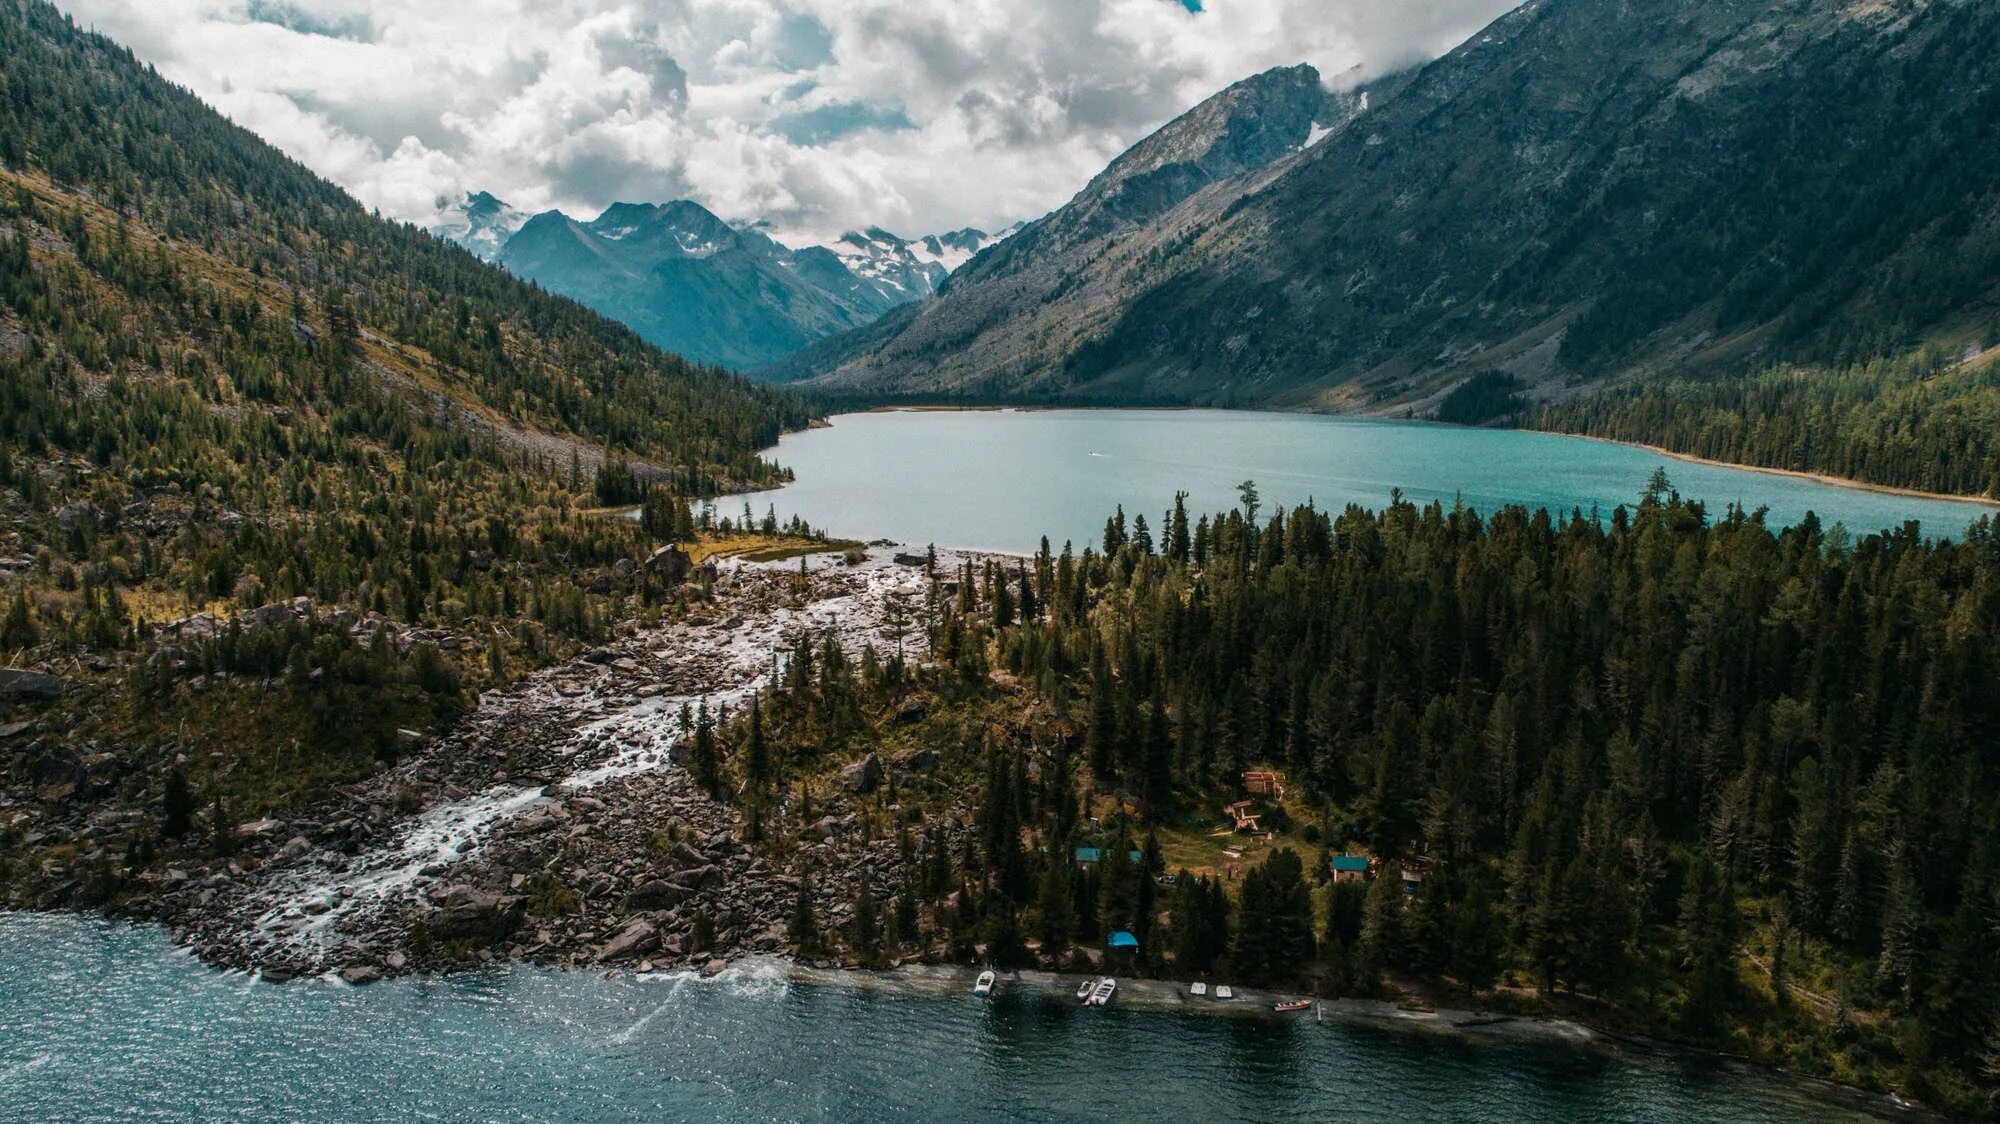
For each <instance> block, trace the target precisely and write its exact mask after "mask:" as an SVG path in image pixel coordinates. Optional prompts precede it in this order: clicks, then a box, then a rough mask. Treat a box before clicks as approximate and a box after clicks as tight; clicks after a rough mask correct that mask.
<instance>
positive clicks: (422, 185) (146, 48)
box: [58, 0, 1515, 238]
mask: <svg viewBox="0 0 2000 1124" xmlns="http://www.w3.org/2000/svg"><path fill="white" fill-rule="evenodd" d="M1514 2H1515V0H1398V2H1394V3H1389V2H1384V0H1204V2H1201V3H1194V2H1188V0H951V2H949V3H935V2H928V0H456V2H454V3H452V4H411V3H408V0H58V3H59V5H60V6H61V7H62V8H64V10H66V11H68V12H69V13H70V14H71V15H73V16H75V17H76V19H77V20H78V21H79V22H81V23H84V24H87V25H90V26H94V27H96V28H97V29H98V30H100V31H103V32H105V33H106V34H108V35H110V36H111V37H112V38H114V39H117V40H119V41H120V42H123V43H125V44H126V45H128V46H130V47H131V48H132V49H133V50H134V51H135V52H136V53H137V54H138V55H139V56H140V57H141V58H143V59H146V60H147V61H149V62H153V63H155V64H156V65H158V66H159V68H160V70H161V71H162V72H163V73H165V74H166V75H167V76H168V77H169V78H172V79H173V80H175V81H177V82H180V83H182V84H184V85H187V86H188V87H190V88H192V89H193V90H194V91H195V92H196V93H197V94H199V95H200V96H202V97H203V98H204V99H206V100H208V101H209V102H210V103H211V104H213V105H215V106H216V107H217V108H218V109H220V110H222V111H223V112H224V113H227V114H228V115H229V116H230V117H232V118H233V119H235V120H236V121H237V122H238V123H240V124H242V125H244V126H246V127H248V128H250V129H252V130H253V131H255V132H257V133H258V134H259V135H261V136H263V137H265V138H266V139H268V140H270V141H271V142H272V143H273V144H276V145H278V146H279V147H280V148H283V149H284V150H285V151H287V152H289V153H291V154H292V155H294V156H296V157H298V158H299V159H300V160H302V161H304V162H305V163H306V164H307V165H308V166H309V167H312V168H313V169H314V170H316V171H318V172H319V173H321V174H322V175H325V176H327V177H328V178H330V179H332V180H334V181H336V182H338V183H340V184H342V185H343V186H345V187H346V188H347V189H348V190H349V191H351V192H353V193H354V195H355V196H356V197H357V198H359V199H360V200H361V201H362V202H364V203H367V204H369V205H371V206H374V207H378V208H380V209H381V210H382V211H383V212H385V213H387V214H390V215H393V216H395V217H397V218H402V219H407V220H410V221H413V222H419V223H426V224H430V223H432V222H434V221H435V220H436V219H437V216H438V214H439V208H440V205H441V203H440V201H450V200H455V199H457V198H460V197H462V196H463V195H465V194H466V193H468V192H472V191H480V190H485V191H491V192H492V193H493V194H495V195H497V196H499V197H500V198H502V199H505V200H507V201H508V202H509V203H511V204H513V205H514V206H516V207H519V208H522V209H524V210H542V209H545V208H549V207H560V208H562V209H563V210H566V211H569V212H571V213H573V214H579V215H586V216H588V215H593V214H595V213H596V212H597V211H599V210H601V209H602V208H603V207H605V206H606V205H608V204H610V203H612V202H614V201H618V200H636V201H661V200H666V199H672V198H677V197H682V196H687V197H692V198H695V199H697V200H698V201H700V202H701V203H703V204H704V205H706V206H708V207H709V208H710V209H712V210H714V211H716V212H717V213H719V214H721V215H723V216H724V217H726V218H731V219H744V220H751V219H763V220H768V221H769V222H770V224H771V226H772V228H773V229H775V230H776V231H779V232H783V233H785V234H789V235H791V236H793V237H811V238H829V237H832V236H834V235H836V234H838V233H839V232H840V231H842V230H845V229H850V228H858V227H863V226H869V225H880V226H884V227H887V228H889V229H891V230H896V231H899V232H901V233H905V234H916V233H925V232H930V231H936V230H945V229H951V228H954V227H958V226H965V225H975V226H983V227H987V228H992V227H996V226H999V225H1003V224H1005V223H1007V222H1010V221H1012V220H1014V219H1018V218H1026V217H1033V216H1034V215H1037V214H1040V213H1042V212H1044V211H1047V210H1048V209H1050V208H1051V207H1054V206H1056V205H1058V204H1060V203H1061V202H1062V201H1063V200H1064V199H1066V198H1068V196H1069V195H1070V194H1072V193H1073V192H1075V191H1076V189H1077V188H1078V187H1080V186H1082V184H1083V183H1084V182H1085V181H1087V180H1088V179H1089V178H1090V177H1091V176H1092V175H1093V174H1095V173H1096V172H1097V171H1098V170H1099V169H1101V168H1102V167H1103V166H1104V165H1105V164H1106V163H1107V162H1108V161H1109V160H1110V159H1111V158H1112V157H1114V156H1116V155H1117V154H1118V153H1119V152H1121V151H1123V150H1124V149H1125V148H1126V147H1128V146H1129V145H1131V144H1132V143H1133V142H1134V141H1136V140H1138V139H1139V138H1140V137H1142V136H1144V135H1145V134H1146V133H1148V132H1150V131H1151V130H1153V129H1155V128H1157V127H1159V126H1160V125H1161V124H1163V123H1164V122H1166V121H1167V120H1169V119H1171V118H1172V117H1173V116H1175V115H1176V114H1178V113H1179V112H1181V111H1182V110H1184V109H1186V108H1187V107H1189V106H1191V105H1193V104H1194V103H1195V102H1197V101H1200V100H1201V99H1202V98H1204V97H1206V96H1208V95H1209V94H1211V93H1213V92H1215V91H1216V90H1218V89H1220V88H1222V87H1223V86H1225V85H1227V84H1229V83H1230V82H1233V81H1235V80H1236V79H1238V78H1241V77H1243V76H1245V75H1248V74H1251V73H1255V72H1256V71H1259V70H1263V69H1265V68H1267V67H1271V66H1279V65H1287V64H1291V63H1296V62H1300V61H1306V62H1311V63H1313V64H1314V65H1316V66H1318V67H1319V68H1320V72H1321V74H1323V75H1327V76H1329V77H1330V78H1338V77H1339V76H1343V75H1346V76H1348V80H1352V78H1353V77H1354V76H1355V75H1361V74H1372V73H1379V72H1381V71H1383V70H1387V69H1391V68H1394V67H1396V66H1401V65H1406V64H1408V63H1411V62H1415V61H1418V60H1420V59H1424V58H1429V57H1434V56H1435V55H1437V54H1440V53H1442V52H1443V51H1445V50H1447V49H1449V48H1450V47H1451V46H1452V45H1453V44H1455V43H1457V42H1459V41H1462V40H1463V39H1465V38H1466V37H1468V36H1469V35H1471V34H1472V33H1473V32H1475V31H1477V30H1478V29H1479V28H1480V27H1481V26H1483V25H1484V24H1485V23H1487V22H1489V21H1490V20H1492V19H1493V18H1495V17H1497V16H1498V15H1500V14H1501V13H1502V12H1504V11H1506V10H1507V9H1508V8H1510V7H1512V6H1513V4H1514Z"/></svg>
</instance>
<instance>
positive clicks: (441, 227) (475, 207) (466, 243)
mask: <svg viewBox="0 0 2000 1124" xmlns="http://www.w3.org/2000/svg"><path fill="white" fill-rule="evenodd" d="M527 221H528V215H527V214H526V213H525V212H522V211H517V210H515V209H514V208H512V207H510V206H508V205H507V204H506V203H504V202H502V201H500V200H499V199H496V198H494V197H493V195H492V194H491V193H489V192H484V191H475V192H473V193H471V194H470V195H467V196H466V197H465V198H463V199H461V200H459V201H458V202H457V203H451V202H449V201H448V200H443V199H440V200H439V201H438V221H437V224H436V225H435V226H434V227H433V228H432V229H433V231H434V232H435V233H437V234H438V235H439V236H441V237H444V238H449V239H450V240H452V241H453V242H456V243H458V244H459V245H461V246H463V247H465V248H466V249H468V250H470V251H472V253H473V254H474V255H475V256H477V257H478V258H479V259H480V260H482V261H492V260H493V259H494V258H496V257H498V256H499V254H500V247H502V246H504V245H506V244H507V239H509V238H512V237H513V236H514V232H515V231H517V230H519V229H521V226H522V224H524V223H526V222H527Z"/></svg>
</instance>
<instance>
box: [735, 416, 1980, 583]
mask: <svg viewBox="0 0 2000 1124" xmlns="http://www.w3.org/2000/svg"><path fill="white" fill-rule="evenodd" d="M768 455H769V456H770V457H771V458H772V459H773V460H775V461H777V462H778V463H779V464H782V465H786V466H788V467H790V468H792V469H793V470H794V471H795V472H796V473H797V481H796V482H795V483H793V484H790V485H788V486H786V487H784V488H780V489H776V490H773V491H769V492H758V493H755V494H752V495H749V496H730V497H726V498H725V499H723V500H720V501H717V513H718V515H727V516H732V517H733V516H737V515H739V514H740V513H741V510H742V505H743V504H744V503H746V502H747V503H748V504H749V506H750V509H751V511H753V512H754V513H755V514H756V515H757V516H758V517H759V518H761V517H762V516H763V515H764V514H765V512H766V511H767V510H771V509H775V510H776V512H777V513H778V515H779V517H780V518H781V519H790V518H791V517H792V516H793V515H798V516H801V517H803V518H804V519H805V520H806V521H807V522H808V523H810V524H812V525H813V526H815V527H819V528H823V529H825V530H827V531H829V532H831V533H833V534H836V535H841V536H845V537H850V538H867V539H874V538H889V539H895V540H897V541H899V542H906V543H932V544H935V545H937V546H949V547H971V548H978V549H988V550H1009V551H1028V550H1032V549H1034V548H1035V547H1036V546H1037V545H1038V544H1039V543H1040V542H1041V538H1042V536H1043V535H1047V536H1048V538H1049V541H1050V542H1051V543H1052V544H1054V546H1055V547H1056V548H1057V549H1060V548H1061V547H1062V544H1063V542H1064V540H1070V541H1073V542H1074V543H1075V544H1076V546H1077V549H1079V550H1080V549H1082V548H1083V547H1084V546H1085V545H1086V544H1091V543H1096V542H1098V541H1100V539H1101V537H1102V533H1103V528H1104V520H1105V517H1106V516H1108V515H1110V514H1111V513H1112V511H1113V509H1114V508H1115V507H1117V506H1118V505H1120V504H1123V505H1124V507H1125V513H1126V515H1127V516H1128V517H1129V516H1132V515H1137V514H1144V515H1145V516H1146V519H1147V521H1148V522H1149V523H1154V524H1155V526H1154V534H1155V536H1156V538H1157V536H1158V533H1159V527H1158V526H1157V520H1158V518H1159V515H1160V513H1161V512H1162V511H1164V510H1166V509H1167V508H1168V507H1170V506H1171V505H1172V504H1173V499H1174V493H1175V492H1176V491H1185V492H1187V493H1188V494H1189V500H1188V503H1189V510H1190V512H1192V513H1212V512H1215V511H1220V510H1223V509H1226V508H1229V507H1232V506H1234V505H1235V504H1236V502H1237V493H1236V486H1237V485H1238V484H1240V483H1242V482H1243V481H1244V480H1255V481H1256V482H1257V487H1258V490H1259V492H1260V493H1261V494H1262V498H1263V504H1264V510H1265V511H1269V510H1271V509H1272V508H1273V507H1274V506H1277V505H1283V506H1286V507H1290V506H1294V505H1297V504H1302V503H1305V502H1306V501H1307V500H1311V501H1312V502H1314V503H1316V504H1317V505H1319V506H1320V507H1321V508H1323V509H1324V508H1329V507H1331V508H1333V509H1334V510H1336V511H1338V510H1340V509H1342V508H1345V507H1346V506H1347V505H1348V504H1350V503H1357V504H1360V505H1362V506H1364V507H1368V508H1379V507H1382V506H1383V505H1385V504H1386V503H1388V502H1389V497H1390V493H1391V491H1392V490H1393V489H1397V488H1400V489H1402V492H1403V494H1404V495H1405V496H1407V497H1409V498H1410V499H1413V500H1415V501H1418V502H1420V503H1421V502H1428V501H1431V500H1436V501H1439V502H1441V503H1443V504H1445V505H1447V506H1449V505H1450V504H1452V503H1453V502H1455V501H1459V500H1462V501H1463V502H1464V503H1465V504H1466V505H1467V506H1470V507H1473V508H1475V509H1478V510H1481V511H1491V510H1493V509H1495V508H1497V507H1501V506H1504V505H1506V504H1513V503H1518V504H1525V505H1528V506H1530V507H1545V508H1548V509H1550V510H1552V511H1556V512H1568V511H1570V510H1571V509H1577V510H1582V511H1585V512H1588V511H1590V510H1591V508H1592V507H1593V506H1595V507H1597V508H1598V509H1599V511H1601V512H1602V513H1603V514H1604V515H1605V516H1607V517H1608V516H1609V515H1610V513H1611V510H1612V509H1613V508H1614V507H1616V506H1617V505H1619V504H1631V503H1634V502H1636V501H1637V499H1638V496H1639V493H1640V492H1641V491H1642V490H1643V489H1644V488H1645V485H1646V480H1647V478H1648V477H1649V476H1651V475H1652V472H1653V470H1654V469H1655V468H1659V467H1662V466H1664V467H1665V468H1666V470H1667V473H1668V475H1669V477H1670V478H1671V479H1672V481H1673V483H1674V486H1675V487H1676V488H1677V489H1678V490H1679V491H1680V492H1681V494H1682V495H1684V496H1689V497H1693V498H1698V499H1701V500H1704V501H1706V502H1707V503H1708V505H1709V509H1710V511H1711V513H1712V514H1713V516H1715V517H1720V516H1721V515H1722V513H1723V509H1724V508H1725V506H1726V505H1729V504H1737V505H1740V506H1741V507H1743V508H1744V510H1746V511H1755V510H1756V509H1758V508H1760V507H1762V508H1768V509H1769V515H1768V516H1767V518H1768V520H1769V521H1770V522H1771V523H1772V524H1773V525H1774V526H1775V525H1781V524H1789V523H1794V522H1797V521H1798V520H1799V519H1800V518H1801V517H1802V516H1804V515H1805V514H1806V512H1808V511H1811V512H1815V513H1816V514H1817V515H1818V516H1819V518H1820V521H1821V522H1822V523H1824V524H1827V525H1829V526H1831V525H1832V524H1834V523H1836V522H1838V523H1842V524H1845V525H1846V527H1847V528H1848V529H1849V530H1850V531H1854V532H1856V533H1857V534H1860V533H1866V532H1871V531H1878V530H1881V529H1883V528H1885V527H1894V526H1900V525H1902V523H1903V522H1904V521H1906V520H1910V519H1915V520H1918V521H1919V522H1920V523H1921V524H1922V526H1923V528H1924V531H1925V533H1927V534H1930V535H1935V536H1940V537H1947V538H1948V537H1952V536H1956V535H1959V534H1962V533H1963V532H1964V530H1965V528H1966V527H1967V525H1969V524H1970V523H1972V522H1973V521H1974V520H1976V519H1978V518H1980V517H1981V516H1983V515H1988V514H1992V513H1994V512H1995V511H1996V510H2000V507H1996V505H1993V504H1981V503H1970V502H1959V501H1952V500H1939V499H1927V498H1921V497H1914V496H1904V495H1896V494H1891V493H1887V492H1877V491H1868V490H1865V489H1860V488H1845V487H1838V486H1834V485H1830V484H1824V483H1820V482H1818V481H1814V480H1807V479H1802V478H1798V477H1791V476H1781V475H1776V474H1773V473H1766V472H1752V471H1749V470H1746V469H1737V468H1725V467H1721V466H1717V465H1707V464H1697V463H1694V462H1689V461H1682V460H1676V459H1674V458H1671V457H1666V456H1663V455H1661V454H1658V453H1653V452H1649V451H1647V450H1645V449H1640V448H1635V447H1632V446H1629V445H1617V444H1612V443H1610V442H1605V441H1592V440H1589V439H1586V438H1580V437H1563V436H1558V435H1555V434H1548V433H1533V432H1529V431H1525V430H1506V429H1469V428H1464V427H1459V426H1445V425H1435V424H1430V423H1425V422H1401V421H1377V420H1366V419H1358V418H1336V417H1325V416H1319V415H1312V414H1283V413H1256V412H1249V411H1234V410H965V411H945V410H896V411H882V412H875V413H860V414H841V415H838V416H836V417H834V418H833V419H832V424H831V425H829V426H826V427H823V428H820V429H811V430H806V431H804V432H801V433H794V434H788V435H786V436H785V437H784V438H783V439H782V440H781V441H779V443H778V445H777V447H776V449H774V450H772V451H771V452H770V453H769V454H768Z"/></svg>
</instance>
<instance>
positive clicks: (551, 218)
mask: <svg viewBox="0 0 2000 1124" xmlns="http://www.w3.org/2000/svg"><path fill="white" fill-rule="evenodd" d="M439 233H440V234H442V235H443V236H445V237H446V238H449V239H451V240H453V241H456V242H458V243H459V244H460V245H463V246H465V247H466V248H467V249H469V250H472V251H473V252H474V253H476V254H478V255H479V256H480V257H482V258H485V259H487V260H489V261H493V262H496V263H498V264H499V265H501V266H504V267H505V268H506V269H507V270H509V271H510V272H512V273H514V274H515V275H517V276H519V277H523V278H526V279H528V280H531V281H534V282H535V283H536V284H538V285H540V286H542V287H543V288H545V289H548V290H549V291H550V292H554V293H558V294H561V295H563V296H566V297H570V298H572V299H574V300H576V301H578V302H579V303H582V304H583V305H585V306H587V307H589V308H591V309H594V310H595V311H597V312H599V313H602V314H603V315H605V316H608V317H611V318H612V319H614V320H618V321H620V322H622V323H624V324H626V325H627V326H629V327H631V328H632V329H633V330H634V331H636V332H638V333H639V334H640V335H641V336H643V337H645V338H646V339H647V340H649V341H650V342H652V343H654V344H656V345H658V346H659V347H662V348H664V349H666V350H668V351H671V352H673V353H675V354H677V355H682V356H686V357H687V358H689V359H692V360H694V361H696V362H702V363H715V364H720V365H722V366H728V367H750V366H757V365H761V364H765V363H769V362H772V361H774V360H778V359H782V358H784V357H785V356H787V355H789V354H791V353H792V352H794V351H797V350H798V349H799V348H801V347H803V346H805V345H806V344H808V343H811V342H812V341H814V340H817V339H820V338H822V337H824V336H827V335H831V334H834V333H836V332H841V331H845V330H847V329H850V328H854V327H858V326H860V325H864V324H867V323H869V322H870V321H872V320H874V319H875V318H876V317H878V316H880V315H882V314H883V313H884V312H887V311H888V310H890V309H892V308H895V307H896V306H898V305H901V304H905V303H908V302H910V301H914V300H920V299H922V298H924V297H928V296H930V295H931V294H932V293H934V292H935V291H936V290H937V288H938V286H939V285H940V284H941V283H942V282H943V281H944V278H945V276H946V274H948V273H949V272H950V271H951V270H952V269H954V268H956V267H957V266H958V265H959V264H961V263H963V262H964V261H966V260H967V259H969V258H971V257H972V256H973V255H974V254H976V253H977V252H978V251H979V250H981V249H983V248H984V247H986V246H987V245H990V244H991V243H993V242H994V241H996V240H998V238H1001V237H1004V236H1005V233H1004V232H1003V234H1001V235H989V234H987V233H985V232H983V231H979V230H973V229H969V228H968V229H965V230H957V231H952V232H950V233H948V234H942V235H930V236H927V237H924V238H918V239H903V238H900V237H897V236H896V235H894V234H891V233H889V232H888V231H886V230H882V229H881V228H879V227H871V228H869V229H868V230H866V231H856V232H850V233H848V234H846V235H843V236H842V237H841V238H839V239H838V240H836V241H834V242H832V243H830V244H828V245H825V246H802V247H798V248H793V247H790V246H786V245H784V244H783V243H781V242H779V241H777V240H776V239H774V238H772V237H771V236H770V235H768V234H766V233H765V232H764V231H763V230H762V229H761V228H759V227H758V226H752V225H743V224H732V223H728V222H725V221H723V220H722V219H721V218H718V217H717V216H716V215H714V214H713V213H711V212H709V211H708V210H707V209H706V208H704V207H702V206H701V205H700V204H698V203H694V202H692V201H689V200H684V199H683V200H677V201H675V202H671V203H662V204H647V203H616V204H613V205H612V206H611V207H609V208H607V209H606V210H605V211H604V213H602V214H600V215H598V216H597V217H596V218H595V219H592V220H591V221H589V222H580V221H578V220H576V219H572V218H570V217H569V216H567V215H565V214H563V213H562V212H561V211H544V212H542V213H541V214H538V215H535V216H533V217H528V216H524V215H521V214H520V213H519V212H517V211H514V210H513V209H512V208H510V207H508V206H507V205H506V204H505V203H502V202H500V201H499V200H498V199H495V198H494V197H493V196H492V195H490V194H487V193H485V192H480V193H478V194H475V195H472V196H470V197H468V198H467V200H466V201H465V203H464V204H463V205H461V206H460V207H458V208H456V209H455V210H454V211H453V212H452V218H451V220H450V221H449V222H448V223H447V224H446V225H445V226H443V227H441V228H440V229H439Z"/></svg>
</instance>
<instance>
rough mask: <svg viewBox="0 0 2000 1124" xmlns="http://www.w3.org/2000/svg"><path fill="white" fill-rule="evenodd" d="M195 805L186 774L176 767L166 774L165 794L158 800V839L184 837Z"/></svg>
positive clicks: (191, 819) (191, 824)
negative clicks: (159, 814) (159, 816)
mask: <svg viewBox="0 0 2000 1124" xmlns="http://www.w3.org/2000/svg"><path fill="white" fill-rule="evenodd" d="M196 803H197V801H196V800H195V795H194V790H193V789H191V788H189V787H188V780H187V774H186V773H185V772H183V771H182V770H181V769H180V768H179V767H178V766H176V767H175V768H174V769H173V771H172V772H170V773H168V774H167V788H166V794H165V795H164V796H163V797H162V798H161V800H160V811H161V818H160V837H161V838H162V839H179V838H180V837H182V836H184V835H186V834H187V833H188V829H189V828H190V827H192V826H193V823H194V809H195V805H196Z"/></svg>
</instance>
